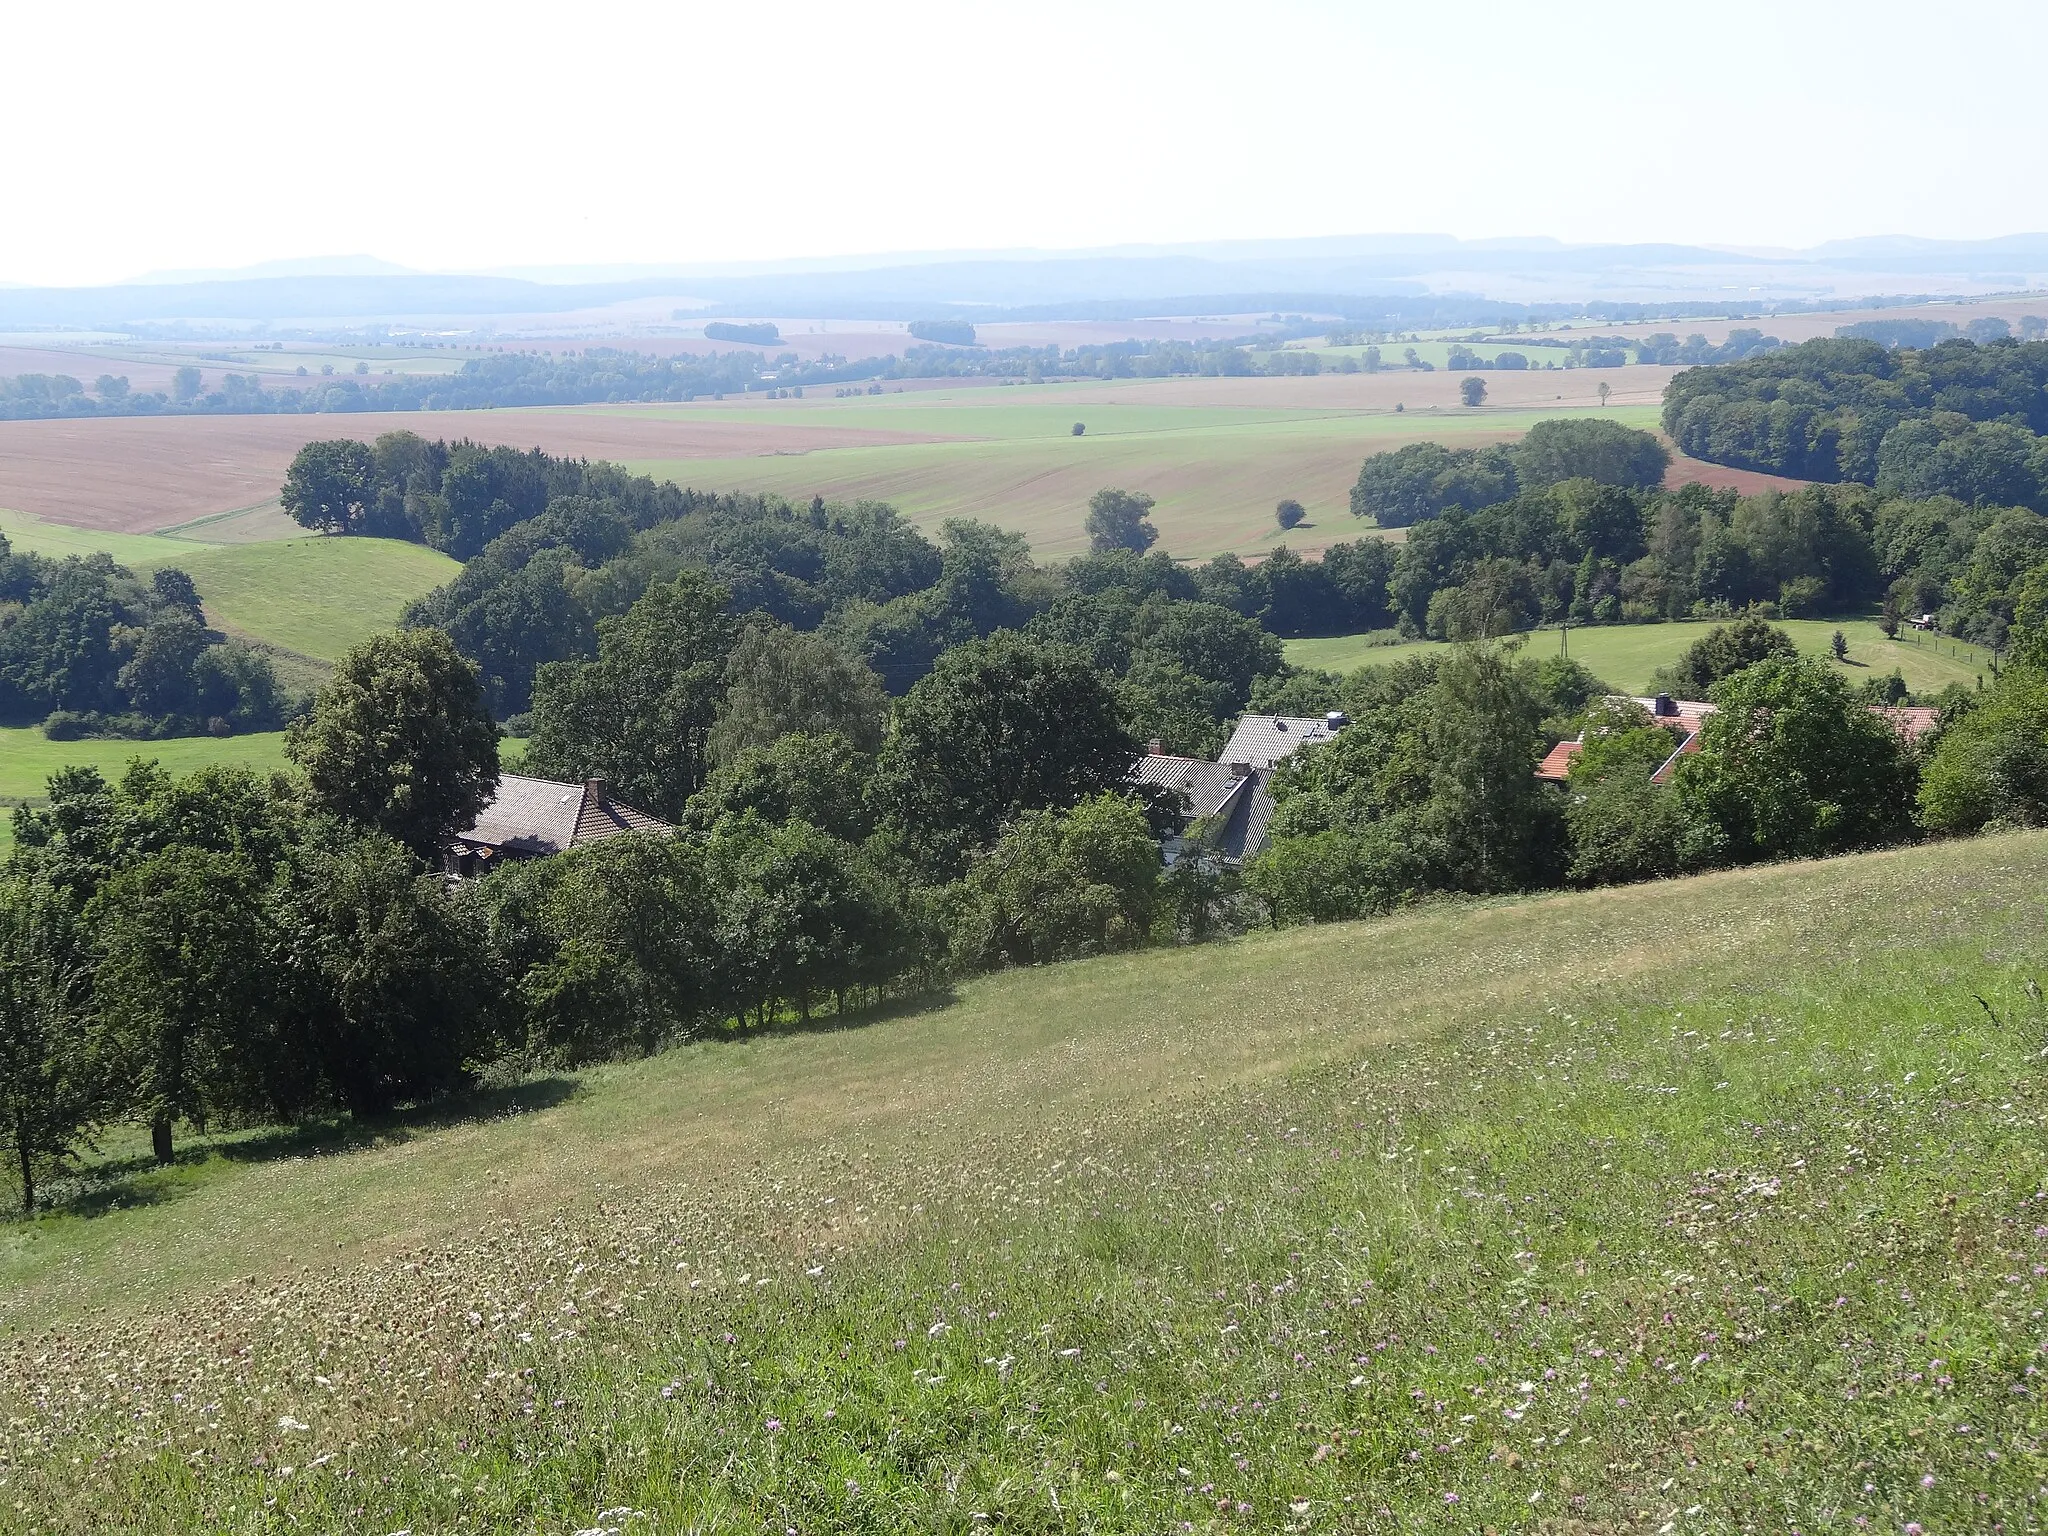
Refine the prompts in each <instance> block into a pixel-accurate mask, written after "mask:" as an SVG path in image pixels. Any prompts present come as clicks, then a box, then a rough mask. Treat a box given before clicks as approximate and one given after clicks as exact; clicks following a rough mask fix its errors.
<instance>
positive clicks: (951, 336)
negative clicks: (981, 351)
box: [909, 320, 974, 347]
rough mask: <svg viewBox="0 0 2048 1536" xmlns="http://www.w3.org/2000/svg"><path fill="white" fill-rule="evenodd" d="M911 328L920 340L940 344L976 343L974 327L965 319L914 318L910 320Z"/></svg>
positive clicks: (970, 344)
mask: <svg viewBox="0 0 2048 1536" xmlns="http://www.w3.org/2000/svg"><path fill="white" fill-rule="evenodd" d="M909 330H910V334H911V335H913V336H915V337H916V338H917V339H918V340H919V341H929V342H933V343H935V344H937V345H939V346H947V347H971V346H973V345H974V327H973V326H972V325H970V324H969V323H968V322H967V321H965V320H913V321H911V322H910V326H909Z"/></svg>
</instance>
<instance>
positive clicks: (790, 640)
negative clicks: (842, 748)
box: [710, 623, 889, 763]
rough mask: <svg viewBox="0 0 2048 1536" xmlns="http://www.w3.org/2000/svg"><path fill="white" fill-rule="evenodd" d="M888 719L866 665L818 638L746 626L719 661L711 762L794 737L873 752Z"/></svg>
mask: <svg viewBox="0 0 2048 1536" xmlns="http://www.w3.org/2000/svg"><path fill="white" fill-rule="evenodd" d="M888 722H889V695H888V694H887V693H886V692H885V691H884V690H883V688H882V680H881V679H880V678H879V677H877V676H876V675H875V673H874V669H873V668H872V667H869V666H868V665H867V664H866V663H864V662H860V661H856V660H854V659H853V658H851V657H849V656H848V655H847V654H846V653H845V652H844V651H841V650H840V649H839V648H838V647H837V646H835V645H833V644H832V643H831V642H830V641H829V640H826V639H825V638H824V637H823V636H821V635H810V634H804V633H802V632H801V631H799V630H794V629H791V628H790V627H789V626H788V625H786V624H776V623H753V624H749V625H747V626H746V628H744V629H742V630H741V631H740V635H739V639H738V641H737V642H736V643H735V644H734V646H733V648H732V655H731V656H730V657H729V658H727V661H726V664H725V698H724V700H723V702H722V703H721V704H720V705H719V709H718V719H717V721H716V722H715V723H714V724H713V726H712V727H711V738H710V754H711V760H712V761H713V762H715V763H729V762H731V761H732V760H733V759H734V758H736V757H737V756H738V755H739V754H740V753H742V752H744V751H746V750H747V749H748V748H749V747H768V746H773V745H774V744H775V743H776V742H777V741H780V740H781V739H782V738H783V737H784V736H788V735H792V734H795V733H802V734H805V735H811V736H823V735H827V734H833V735H838V736H843V737H844V738H846V740H847V741H848V742H850V743H852V745H853V746H854V747H856V748H857V749H858V750H860V751H861V752H873V751H874V750H875V749H876V748H877V747H879V746H881V744H882V730H883V728H884V727H885V726H886V725H887V724H888Z"/></svg>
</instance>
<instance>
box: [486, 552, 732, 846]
mask: <svg viewBox="0 0 2048 1536" xmlns="http://www.w3.org/2000/svg"><path fill="white" fill-rule="evenodd" d="M733 627H734V626H733V620H732V616H731V615H730V614H729V613H727V612H726V591H725V589H724V588H723V587H721V586H719V585H718V584H717V583H716V582H714V581H713V580H712V579H711V578H710V577H709V576H708V575H706V574H705V573H704V572H702V571H697V570H686V571H684V572H683V573H682V574H681V575H680V576H678V577H676V579H675V580H673V581H670V582H665V583H663V584H661V585H658V586H654V587H650V588H648V590H647V592H646V594H645V595H644V596H643V597H641V599H640V600H639V601H638V602H636V603H634V604H633V606H632V607H631V608H630V609H628V610H627V611H626V612H625V613H623V614H620V615H618V616H616V617H613V618H608V619H604V620H601V621H600V622H599V624H598V626H597V658H596V659H595V660H594V661H557V662H551V663H549V664H548V665H547V666H545V667H543V668H541V671H540V678H539V680H538V682H537V683H536V684H535V685H534V690H533V736H532V739H531V740H530V741H529V743H528V745H527V750H526V763H527V767H528V768H529V769H530V770H531V771H533V772H534V773H537V774H540V775H541V776H542V777H544V778H556V779H568V780H575V779H585V778H591V777H602V778H604V779H607V780H609V781H610V783H611V786H612V788H613V789H614V790H615V791H616V792H617V794H618V796H619V798H620V799H622V800H625V801H626V802H627V803H628V804H631V805H635V806H638V807H639V808H640V809H642V810H645V811H651V812H653V813H654V814H655V815H657V816H663V817H666V818H668V819H669V820H671V821H673V820H675V819H676V818H678V817H680V816H681V815H682V813H683V807H684V806H685V805H687V804H688V803H689V799H690V796H691V795H693V794H695V793H696V792H697V790H698V789H699V788H700V787H701V786H702V785H703V783H704V777H705V774H706V772H707V771H708V765H709V752H708V747H709V738H710V734H711V727H712V723H713V721H714V720H715V719H716V718H717V712H718V705H719V701H720V700H721V699H722V698H723V696H724V693H725V667H726V658H727V656H728V655H729V654H730V652H731V650H732V645H733Z"/></svg>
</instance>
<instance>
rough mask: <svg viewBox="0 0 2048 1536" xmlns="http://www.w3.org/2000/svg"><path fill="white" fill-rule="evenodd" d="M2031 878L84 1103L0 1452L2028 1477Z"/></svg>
mask: <svg viewBox="0 0 2048 1536" xmlns="http://www.w3.org/2000/svg"><path fill="white" fill-rule="evenodd" d="M2044 880H2048V838H2044V837H2043V836H2042V835H2040V834H2024V835H2014V836H2007V837H2002V838H1995V839H1986V840H1980V841H1973V842H1962V843H1950V844H1938V845H1930V846H1927V847H1922V848H1916V849H1908V850H1902V851H1897V852H1891V853H1884V854H1877V855H1868V856H1861V857H1853V858H1843V859H1837V860H1832V861H1828V862H1825V863H1819V864H1789V865H1778V866H1773V867H1770V868H1764V869H1754V870H1747V871H1738V872H1732V873H1724V874H1717V875H1712V876H1707V877H1703V878H1700V879H1695V880H1689V881H1683V882H1670V883H1664V884H1658V885H1649V886H1639V887H1633V888H1629V889H1625V890H1611V891H1602V892H1593V893H1586V894H1576V895H1571V894H1555V895H1548V896H1544V897H1541V898H1534V899H1524V900H1504V901H1497V902H1492V903H1486V904H1477V905H1474V904H1452V905H1446V906H1442V907H1437V908H1431V909H1425V910H1419V911H1413V912H1409V913H1405V914H1402V915H1400V916H1397V917H1393V918H1390V919H1385V920H1380V921H1375V922H1369V923H1358V924H1345V925H1332V926H1328V927H1322V928H1304V929H1292V930H1288V931H1285V932H1281V933H1259V934H1255V935H1253V936H1251V937H1249V938H1246V939H1244V940H1242V941H1239V942H1234V943H1223V944H1216V945H1211V946H1207V947H1203V948H1198V949H1193V950H1182V951H1165V952H1158V951H1155V952H1150V953H1146V954H1142V955H1137V956H1132V957H1128V958H1108V959H1101V960H1094V961H1086V962H1081V963H1076V964H1068V965H1062V966H1053V967H1044V968H1037V969H1030V970H1022V971H1015V972H1010V973H1007V974H1002V975H997V976H994V977H990V978H986V979H982V980H978V981H974V982H971V983H968V984H966V985H964V986H961V987H960V988H959V989H958V991H957V992H956V993H953V994H949V995H944V996H940V997H935V998H934V999H932V1000H931V1001H930V1003H929V1004H928V1005H926V1006H924V1007H921V1008H910V1009H905V1010H902V1011H899V1012H898V1013H897V1014H896V1015H895V1016H891V1017H883V1018H881V1019H878V1020H875V1021H873V1022H868V1023H865V1024H863V1025H861V1026H859V1027H847V1028H829V1027H828V1028H817V1029H813V1030H809V1031H799V1030H789V1031H786V1032H779V1033H770V1034H768V1035H766V1036H765V1037H761V1038H756V1039H753V1040H751V1041H749V1042H748V1043H746V1044H743V1045H742V1044H733V1043H722V1042H717V1041H709V1042H703V1043H699V1044H695V1045H689V1046H684V1047H680V1048H676V1049H672V1050H670V1051H668V1052H667V1053H665V1054H663V1055H660V1056H657V1057H654V1058H651V1059H648V1060H645V1061H639V1062H634V1063H627V1064H621V1065H617V1066H610V1067H603V1068H597V1069H592V1070H589V1071H586V1072H581V1073H574V1074H555V1075H552V1076H542V1077H539V1078H536V1079H533V1080H530V1081H528V1082H526V1083H523V1084H519V1085H512V1086H507V1087H503V1088H500V1089H498V1090H496V1091H494V1092H491V1093H487V1094H484V1095H481V1096H480V1097H478V1098H477V1099H476V1100H475V1101H473V1102H472V1103H470V1104H469V1105H467V1106H464V1107H462V1108H459V1109H457V1110H455V1111H452V1112H441V1113H437V1114H435V1115H431V1116H420V1117H416V1118H414V1117H407V1116H405V1115H399V1116H397V1117H394V1118H392V1119H391V1120H389V1121H385V1122H379V1123H376V1124H372V1125H365V1126H353V1125H350V1124H347V1123H345V1122H344V1123H338V1124H335V1125H333V1126H330V1127H324V1128H323V1127H315V1128H313V1129H312V1130H310V1131H305V1132H297V1133H292V1134H289V1135H287V1134H282V1133H270V1132H265V1131H261V1130H248V1131H239V1132H234V1133H232V1134H224V1135H217V1136H215V1137H212V1138H197V1139H194V1140H193V1141H191V1142H190V1143H189V1145H188V1147H187V1150H186V1152H185V1153H184V1154H183V1155H182V1156H181V1160H180V1161H179V1162H178V1163H177V1164H176V1165H175V1166H174V1167H173V1168H171V1169H169V1170H168V1171H164V1172H158V1171H156V1170H154V1169H152V1168H151V1167H149V1165H148V1163H147V1160H146V1157H145V1156H144V1155H143V1149H142V1148H141V1147H140V1146H139V1145H136V1144H134V1143H133V1142H132V1141H131V1140H130V1139H127V1138H124V1137H114V1138H110V1139H109V1141H108V1142H107V1143H106V1145H105V1146H104V1148H103V1149H102V1152H101V1154H100V1156H99V1159H98V1160H96V1161H92V1162H90V1163H89V1164H88V1165H87V1166H86V1167H85V1168H83V1169H82V1170H81V1171H80V1173H79V1174H78V1175H77V1176H76V1177H75V1178H73V1179H72V1180H71V1181H70V1182H69V1184H68V1185H67V1186H65V1187H64V1188H63V1189H62V1190H60V1191H58V1193H59V1195H60V1199H61V1201H62V1209H61V1210H60V1211H59V1212H58V1213H56V1214H52V1215H49V1216H47V1217H44V1218H41V1219H39V1220H37V1221H35V1222H32V1223H26V1224H14V1225H11V1226H7V1227H5V1228H0V1330H4V1336H5V1337H6V1339H7V1341H8V1346H9V1347H7V1348H6V1349H5V1351H4V1352H0V1397H4V1398H5V1402H4V1404H0V1501H4V1502H0V1507H4V1508H6V1509H8V1511H9V1512H10V1515H11V1518H12V1521H13V1522H14V1525H15V1527H16V1528H19V1529H23V1530H38V1531H47V1532H67V1533H69V1532H87V1531H100V1530H107V1529H120V1530H123V1531H132V1532H158V1531H162V1532H172V1531H192V1530H208V1531H234V1532H237V1533H252V1536H253V1533H268V1532H287V1531H300V1530H323V1531H325V1530H348V1531H373V1532H395V1531H400V1530H410V1531H414V1532H424V1531H434V1532H456V1531H472V1532H486V1531H490V1532H495V1531H508V1530H517V1531H549V1532H555V1531H572V1530H574V1531H590V1530H600V1529H602V1530H612V1531H617V1532H620V1533H621V1536H642V1533H652V1532H661V1531H671V1530H673V1531H692V1532H706V1533H709V1532H749V1533H753V1532H761V1531H774V1532H778V1533H786V1532H788V1531H792V1530H794V1531H799V1532H805V1533H808V1532H823V1531H846V1530H858V1531H870V1532H906V1533H907V1532H913V1531H914V1532H928V1531H971V1530H977V1529H983V1528H987V1529H993V1530H1005V1529H1006V1530H1023V1531H1034V1532H1054V1531H1100V1532H1146V1533H1150V1532H1158V1531H1177V1530H1195V1531H1204V1532H1251V1531H1272V1532H1281V1531H1288V1532H1299V1531H1312V1530H1336V1531H1345V1532H1352V1531H1360V1532H1387V1533H1392V1532H1397V1531H1398V1532H1403V1533H1405V1532H1411V1531H1421V1532H1472V1533H1477V1532H1480V1531H1496V1532H1506V1531H1528V1532H1544V1533H1595V1532H1602V1533H1604V1532H1622V1531H1642V1532H1659V1531H1667V1530H1668V1531H1670V1532H1688V1533H1690V1532H1706V1533H1721V1532H1728V1533H1734V1532H1740V1531H1748V1530H1765V1529H1769V1530H1790V1529H1796V1530H1801V1531H1843V1532H1853V1531H1859V1530H1877V1531H1889V1532H1895V1533H1896V1532H1900V1531H1910V1530H1912V1529H1914V1527H1915V1526H1916V1525H1917V1526H1918V1527H1919V1528H1921V1529H1923V1530H1925V1531H1928V1532H1944V1531H1958V1532H1959V1531H1965V1530H1968V1531H1994V1530H1999V1529H2004V1530H2013V1531H2016V1530H2021V1529H2026V1528H2029V1527H2031V1526H2033V1525H2035V1524H2037V1523H2038V1521H2039V1519H2040V1516H2041V1513H2042V1506H2041V1504H2040V1502H2039V1500H2040V1499H2041V1498H2042V1497H2043V1496H2042V1495H2040V1494H2039V1493H2038V1490H2039V1489H2040V1488H2041V1487H2042V1486H2043V1485H2044V1483H2048V1454H2044V1452H2043V1450H2042V1448H2041V1439H2040V1420H2039V1407H2038V1399H2037V1396H2036V1388H2035V1386H2034V1374H2035V1372H2036V1365H2035V1362H2038V1360H2039V1358H2040V1353H2041V1351H2042V1349H2043V1348H2044V1346H2048V1334H2044V1325H2043V1323H2042V1320H2041V1318H2042V1309H2043V1307H2044V1306H2048V1205H2043V1203H2042V1201H2043V1195H2042V1190H2043V1188H2044V1185H2043V1179H2044V1177H2048V1155H2044V1150H2043V1149H2044V1145H2048V1143H2044V1140H2043V1129H2044V1123H2048V1122H2044V1114H2048V1083H2044V1079H2043V1075H2042V1064H2041V1059H2040V1053H2041V1050H2042V1042H2043V1039H2044V1035H2048V1008H2044V1005H2043V1004H2042V1002H2041V999H2040V992H2039V989H2038V987H2036V986H2035V985H2034V984H2033V983H2034V982H2035V980H2036V979H2037V978H2038V977H2039V975H2040V974H2041V971H2042V969H2043V968H2044V964H2048V914H2044V910H2043V907H2042V905H2041V903H2040V901H2039V900H2038V892H2039V890H2040V888H2041V886H2042V884H2043V882H2044ZM1909 1522H1911V1524H1909Z"/></svg>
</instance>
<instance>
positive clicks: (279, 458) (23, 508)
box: [0, 404, 935, 533]
mask: <svg viewBox="0 0 2048 1536" xmlns="http://www.w3.org/2000/svg"><path fill="white" fill-rule="evenodd" d="M744 410H745V407H744V406H743V405H739V404H736V405H735V408H734V410H733V412H732V413H731V414H730V418H729V419H728V418H726V417H720V418H718V419H715V420H710V421H705V420H691V421H679V420H674V419H670V418H664V417H661V416H657V415H653V414H651V413H647V412H625V411H619V410H617V409H616V408H614V409H613V410H612V411H610V412H608V413H606V414H602V415H600V414H598V413H596V412H592V411H576V410H565V411H545V410H543V411H434V412H428V411H419V412H411V411H408V412H392V413H389V414H366V415H360V416H339V415H336V416H326V415H323V416H178V417H161V416H160V417H149V416H120V417H108V418H103V419H96V420H95V419H78V420H70V421H10V422H0V507H6V508H8V509H10V510H12V511H16V512H26V513H28V514H29V515H31V516H33V517H40V518H45V519H48V520H49V521H51V522H58V523H69V524H71V525H73V526H74V527H80V528H100V529H108V530H113V531H118V532H125V533H148V532H153V531H155V530H158V529H164V528H175V527H179V526H181V525H183V524H186V523H190V522H192V521H194V520H195V519H198V518H202V517H212V516H217V515H218V514H220V513H224V512H233V511H237V510H240V509H242V508H249V507H257V506H260V505H262V504H263V503H265V502H269V501H272V500H274V499H275V498H276V496H277V490H278V486H279V485H280V484H282V482H283V480H284V472H285V469H286V467H287V466H288V465H289V464H290V463H291V459H292V455H293V454H295V453H297V452H298V451H299V449H300V448H301V447H302V446H304V445H305V444H306V443H309V442H312V441H314V440H315V439H318V438H327V437H354V438H360V439H362V440H363V441H365V442H367V441H369V440H370V439H372V438H374V437H376V436H377V435H378V434H379V433H382V432H391V431H397V430H401V429H402V430H406V431H412V432H418V433H420V434H421V435H422V436H426V437H448V438H460V437H467V438H471V439H473V440H475V441H477V442H481V443H495V444H503V445H506V446H509V447H514V448H533V447H539V448H544V449H546V450H547V451H548V452H550V453H556V454H564V455H570V456H575V457H584V458H593V459H599V458H601V459H630V460H643V459H696V458H738V457H756V456H773V455H777V454H790V453H809V452H813V451H815V450H818V449H823V448H849V447H866V446H882V445H889V444H903V443H920V442H931V441H934V440H935V439H933V438H932V437H930V436H927V435H924V434H919V433H913V432H900V431H890V430H885V429H878V428H866V427H836V426H832V425H830V424H828V423H827V422H824V421H820V422H819V423H818V424H817V425H815V426H812V425H809V424H808V423H806V424H790V423H786V422H776V423H768V422H762V423H759V424H757V423H754V422H750V421H747V420H746V419H744Z"/></svg>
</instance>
